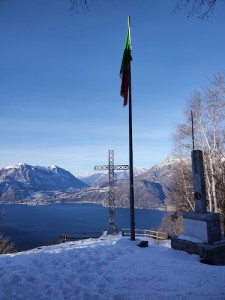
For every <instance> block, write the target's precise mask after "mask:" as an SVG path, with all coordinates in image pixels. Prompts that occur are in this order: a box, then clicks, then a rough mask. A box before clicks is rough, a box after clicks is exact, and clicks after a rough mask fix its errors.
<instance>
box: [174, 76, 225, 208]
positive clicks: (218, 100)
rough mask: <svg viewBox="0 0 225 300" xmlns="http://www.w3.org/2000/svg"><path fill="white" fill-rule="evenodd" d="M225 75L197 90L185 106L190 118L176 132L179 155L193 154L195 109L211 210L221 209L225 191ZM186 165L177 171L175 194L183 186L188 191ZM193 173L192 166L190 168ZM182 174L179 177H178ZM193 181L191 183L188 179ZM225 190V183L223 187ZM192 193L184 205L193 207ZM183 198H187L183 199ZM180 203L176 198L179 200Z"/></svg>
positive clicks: (187, 116)
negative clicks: (192, 132)
mask: <svg viewBox="0 0 225 300" xmlns="http://www.w3.org/2000/svg"><path fill="white" fill-rule="evenodd" d="M224 97H225V79H224V76H223V74H221V73H218V74H216V75H215V76H214V78H213V80H211V81H210V82H209V84H208V85H207V86H206V87H204V88H203V89H202V90H200V91H196V92H194V94H193V95H192V97H191V98H190V100H189V101H188V103H187V107H186V109H185V117H186V122H185V123H184V124H180V125H179V126H178V127H177V129H176V133H175V143H174V145H175V150H176V152H178V153H179V155H183V156H187V157H190V152H191V150H192V142H191V139H192V137H191V115H190V112H191V110H192V111H193V113H194V129H195V130H194V131H195V145H196V149H199V150H202V152H203V158H204V167H205V179H206V190H207V200H208V210H209V211H214V212H217V211H219V210H221V208H222V206H221V201H222V199H221V193H219V191H218V189H217V186H218V183H219V182H220V187H221V185H222V184H225V182H224V181H222V180H221V176H222V172H221V166H222V165H223V163H222V162H223V160H224V159H225V118H224V117H225V99H224ZM181 172H182V168H181V167H180V168H178V170H177V171H176V169H175V171H174V174H173V176H174V178H175V179H174V194H175V197H176V191H180V189H181V186H183V188H182V190H183V195H185V194H187V192H186V191H187V183H188V179H185V177H184V176H183V180H182V174H181ZM189 175H190V170H189ZM176 178H178V179H176ZM188 185H190V183H188ZM221 190H222V187H221ZM189 197H190V195H189V196H188V197H186V200H185V197H183V199H184V200H185V202H186V205H184V204H182V206H183V208H184V209H187V208H188V207H189V208H193V207H192V202H191V200H190V198H189ZM182 202H183V201H182ZM175 204H176V201H175Z"/></svg>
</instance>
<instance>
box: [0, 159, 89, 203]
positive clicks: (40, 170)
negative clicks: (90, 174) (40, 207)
mask: <svg viewBox="0 0 225 300" xmlns="http://www.w3.org/2000/svg"><path fill="white" fill-rule="evenodd" d="M85 187H88V185H87V184H86V183H84V182H82V181H80V180H79V179H78V178H76V177H75V176H73V175H72V174H71V173H70V172H68V171H66V170H64V169H62V168H60V167H58V166H55V165H53V166H51V167H48V168H45V167H40V166H31V165H28V164H25V163H23V164H21V163H20V164H17V165H15V166H9V167H5V168H3V169H0V200H1V201H2V200H4V199H8V200H10V201H13V200H20V199H23V198H28V197H32V196H33V193H35V192H50V191H74V190H78V189H82V188H85Z"/></svg>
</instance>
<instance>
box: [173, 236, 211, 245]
mask: <svg viewBox="0 0 225 300" xmlns="http://www.w3.org/2000/svg"><path fill="white" fill-rule="evenodd" d="M178 239H180V240H185V241H189V242H192V243H195V244H202V243H205V242H204V241H202V240H200V239H198V238H195V237H193V236H189V235H179V236H178Z"/></svg>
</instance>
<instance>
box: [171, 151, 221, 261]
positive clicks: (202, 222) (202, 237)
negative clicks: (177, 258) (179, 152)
mask: <svg viewBox="0 0 225 300" xmlns="http://www.w3.org/2000/svg"><path fill="white" fill-rule="evenodd" d="M191 156H192V176H193V186H194V201H195V211H193V212H184V213H183V226H184V234H183V235H182V236H178V237H177V236H176V237H173V238H172V239H171V246H172V248H174V249H177V250H184V251H186V252H188V253H192V254H198V255H200V257H201V258H202V260H203V261H204V262H207V263H211V264H217V265H225V241H224V240H222V234H221V225H220V214H219V213H213V212H207V201H206V189H205V176H204V162H203V156H202V151H201V150H193V151H192V153H191Z"/></svg>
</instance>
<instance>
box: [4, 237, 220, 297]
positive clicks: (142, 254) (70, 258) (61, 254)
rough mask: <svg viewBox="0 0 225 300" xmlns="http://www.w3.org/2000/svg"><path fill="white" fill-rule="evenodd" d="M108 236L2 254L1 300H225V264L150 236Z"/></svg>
mask: <svg viewBox="0 0 225 300" xmlns="http://www.w3.org/2000/svg"><path fill="white" fill-rule="evenodd" d="M142 240H148V241H149V247H147V248H140V247H137V244H138V243H140V240H139V239H136V241H131V240H130V239H129V238H126V237H121V236H119V235H118V236H103V237H101V238H99V239H97V240H96V239H90V240H84V241H78V242H67V243H65V244H60V245H56V246H48V247H42V248H40V249H33V250H30V251H26V252H20V253H16V254H8V255H0V299H2V300H3V299H4V300H7V299H10V300H11V299H13V300H15V299H23V300H26V299H29V300H35V299H39V300H42V299H46V300H47V299H48V300H51V299H54V300H55V299H84V300H92V299H95V300H98V299H104V300H110V299H115V300H116V299H117V300H123V299H129V300H131V299H135V300H136V299H141V300H143V299H149V300H151V299H153V300H154V299H195V300H196V299H204V300H206V299H210V300H212V299H223V300H224V299H225V266H210V265H205V264H202V263H200V262H199V257H198V256H197V255H190V254H187V253H185V252H182V251H176V250H173V249H171V248H170V245H169V242H163V243H162V244H161V245H157V244H155V241H154V240H152V239H148V238H143V239H142Z"/></svg>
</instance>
